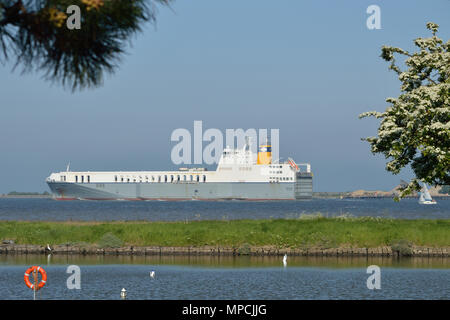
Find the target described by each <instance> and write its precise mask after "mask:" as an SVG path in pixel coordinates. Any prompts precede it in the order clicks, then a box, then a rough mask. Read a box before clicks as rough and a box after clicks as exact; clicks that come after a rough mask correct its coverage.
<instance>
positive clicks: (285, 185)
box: [46, 141, 313, 200]
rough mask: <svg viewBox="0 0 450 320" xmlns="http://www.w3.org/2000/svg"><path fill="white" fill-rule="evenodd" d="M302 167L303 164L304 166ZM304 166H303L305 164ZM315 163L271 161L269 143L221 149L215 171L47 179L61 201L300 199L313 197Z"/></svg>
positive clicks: (71, 174) (113, 173)
mask: <svg viewBox="0 0 450 320" xmlns="http://www.w3.org/2000/svg"><path fill="white" fill-rule="evenodd" d="M300 167H302V169H300ZM303 168H304V169H303ZM312 178H313V174H312V172H311V166H310V164H309V163H303V164H297V163H295V161H294V160H292V159H291V158H288V160H287V161H284V162H280V161H274V162H273V161H272V152H271V145H269V144H264V145H261V146H259V149H258V153H257V154H255V153H253V152H252V151H251V148H250V144H249V143H248V141H247V142H246V144H245V146H244V147H243V148H241V149H231V148H229V147H227V148H225V149H224V150H223V153H222V155H221V156H220V160H219V162H218V165H217V168H216V170H215V171H208V170H206V169H205V168H180V169H178V170H176V171H132V172H131V171H110V172H106V171H97V172H91V171H84V172H73V171H70V170H69V168H68V169H67V170H66V171H63V172H57V173H52V174H51V175H50V176H49V177H48V178H47V180H46V181H47V184H48V185H49V187H50V189H51V191H52V193H53V196H54V198H55V199H57V200H76V199H82V200H83V199H84V200H234V199H239V200H296V199H310V198H311V197H312Z"/></svg>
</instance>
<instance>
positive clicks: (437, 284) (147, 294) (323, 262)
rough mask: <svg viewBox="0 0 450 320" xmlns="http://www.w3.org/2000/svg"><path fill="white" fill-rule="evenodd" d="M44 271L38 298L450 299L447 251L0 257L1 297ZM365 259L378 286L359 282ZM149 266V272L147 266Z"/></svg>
mask: <svg viewBox="0 0 450 320" xmlns="http://www.w3.org/2000/svg"><path fill="white" fill-rule="evenodd" d="M31 265H40V266H41V267H43V268H44V269H45V270H46V272H47V273H48V281H47V285H46V286H45V287H44V288H43V289H42V290H41V291H39V292H38V299H44V300H48V299H108V300H111V299H112V300H119V299H120V291H121V289H122V288H126V290H127V292H128V299H175V300H185V299H188V300H189V299H207V300H210V299H232V300H235V299H244V300H246V299H262V300H266V299H282V300H285V299H289V300H296V299H450V259H448V258H409V259H406V258H405V259H400V260H397V259H392V258H368V259H366V258H350V257H349V258H330V257H289V258H288V265H287V267H283V265H282V262H281V258H279V257H242V256H241V257H209V256H206V257H202V256H200V257H186V256H166V257H164V256H146V257H130V256H121V257H116V256H86V257H83V256H50V257H45V256H42V255H41V256H34V255H7V256H0V269H1V273H0V284H1V286H2V298H3V299H32V298H33V293H32V291H31V290H30V289H28V288H27V287H26V286H25V284H24V281H23V274H24V272H25V270H26V269H27V268H28V267H29V266H31ZM69 265H78V266H79V267H80V285H81V289H79V290H78V289H69V288H68V287H67V279H68V278H69V276H70V275H71V274H68V273H67V267H68V266H69ZM369 265H378V266H379V267H380V270H381V289H379V290H369V289H368V288H367V278H368V277H369V276H370V274H368V273H367V267H368V266H369ZM152 270H154V271H155V274H156V275H155V278H153V279H152V278H151V277H150V276H149V272H150V271H152Z"/></svg>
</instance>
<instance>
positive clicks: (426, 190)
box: [423, 184, 433, 201]
mask: <svg viewBox="0 0 450 320" xmlns="http://www.w3.org/2000/svg"><path fill="white" fill-rule="evenodd" d="M423 188H424V191H423V193H424V196H425V200H426V201H433V199H432V198H431V195H430V192H429V191H428V188H427V185H426V184H424V185H423Z"/></svg>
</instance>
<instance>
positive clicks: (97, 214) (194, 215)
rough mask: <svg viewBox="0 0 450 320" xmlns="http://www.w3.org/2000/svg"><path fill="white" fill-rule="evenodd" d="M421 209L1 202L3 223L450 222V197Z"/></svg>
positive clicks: (388, 202)
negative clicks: (315, 218) (346, 218)
mask: <svg viewBox="0 0 450 320" xmlns="http://www.w3.org/2000/svg"><path fill="white" fill-rule="evenodd" d="M437 201H438V203H437V204H436V205H420V204H418V203H417V199H404V200H402V201H400V202H394V201H393V200H392V199H389V198H385V199H313V200H309V201H261V202H248V201H214V202H210V201H179V202H171V201H80V200H78V201H55V200H52V199H0V220H47V221H68V220H74V221H76V220H83V221H96V220H97V221H112V220H147V221H180V220H182V221H185V220H189V221H191V220H231V219H268V218H298V217H300V216H301V215H302V214H315V213H318V212H320V213H321V214H322V215H324V216H329V217H332V216H339V215H343V214H349V215H353V216H356V217H362V216H373V217H384V218H399V219H450V199H449V200H444V199H438V200H437Z"/></svg>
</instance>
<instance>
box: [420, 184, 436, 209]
mask: <svg viewBox="0 0 450 320" xmlns="http://www.w3.org/2000/svg"><path fill="white" fill-rule="evenodd" d="M419 204H436V201H434V200H433V199H432V198H431V195H430V192H429V191H428V188H427V185H426V184H424V185H423V188H422V192H420V197H419Z"/></svg>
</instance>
